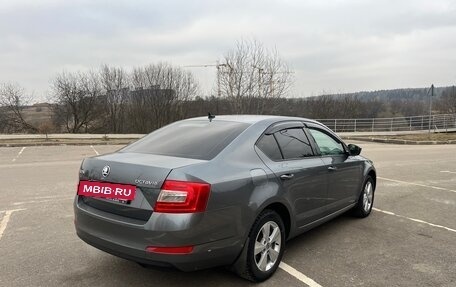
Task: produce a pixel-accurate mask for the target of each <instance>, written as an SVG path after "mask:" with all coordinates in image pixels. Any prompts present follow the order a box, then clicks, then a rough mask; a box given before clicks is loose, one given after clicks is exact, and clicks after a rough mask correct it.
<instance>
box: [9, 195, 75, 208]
mask: <svg viewBox="0 0 456 287" xmlns="http://www.w3.org/2000/svg"><path fill="white" fill-rule="evenodd" d="M73 199H74V197H65V198H54V199H42V200H29V201H19V202H14V203H13V204H12V205H14V206H17V205H23V204H31V203H44V202H55V201H62V200H73Z"/></svg>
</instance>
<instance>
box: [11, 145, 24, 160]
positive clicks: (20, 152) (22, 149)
mask: <svg viewBox="0 0 456 287" xmlns="http://www.w3.org/2000/svg"><path fill="white" fill-rule="evenodd" d="M24 149H25V147H23V148H21V150H20V151H19V152H18V154H17V155H16V157H15V158H13V160H12V162H15V161H16V160H17V159H18V158H19V156H20V155H21V154H22V152H23V151H24Z"/></svg>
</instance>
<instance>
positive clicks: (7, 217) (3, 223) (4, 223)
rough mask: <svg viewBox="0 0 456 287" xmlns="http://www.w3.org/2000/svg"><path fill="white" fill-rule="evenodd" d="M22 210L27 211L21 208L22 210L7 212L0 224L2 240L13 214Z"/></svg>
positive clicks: (0, 237)
mask: <svg viewBox="0 0 456 287" xmlns="http://www.w3.org/2000/svg"><path fill="white" fill-rule="evenodd" d="M20 210H25V209H23V208H21V209H11V210H6V211H5V216H3V218H2V221H1V222H0V239H2V236H3V232H4V231H5V229H6V226H7V225H8V222H9V220H10V218H11V214H12V213H13V212H15V211H20Z"/></svg>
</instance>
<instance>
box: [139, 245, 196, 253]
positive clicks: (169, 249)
mask: <svg viewBox="0 0 456 287" xmlns="http://www.w3.org/2000/svg"><path fill="white" fill-rule="evenodd" d="M192 251H193V246H179V247H158V246H148V247H147V248H146V252H150V253H163V254H189V253H191V252H192Z"/></svg>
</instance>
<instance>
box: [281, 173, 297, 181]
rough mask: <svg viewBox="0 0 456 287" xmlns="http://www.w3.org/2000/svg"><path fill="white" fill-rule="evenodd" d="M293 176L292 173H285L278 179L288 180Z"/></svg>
mask: <svg viewBox="0 0 456 287" xmlns="http://www.w3.org/2000/svg"><path fill="white" fill-rule="evenodd" d="M293 177H294V174H292V173H287V174H282V175H281V176H280V179H282V180H288V179H292V178H293Z"/></svg>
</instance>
